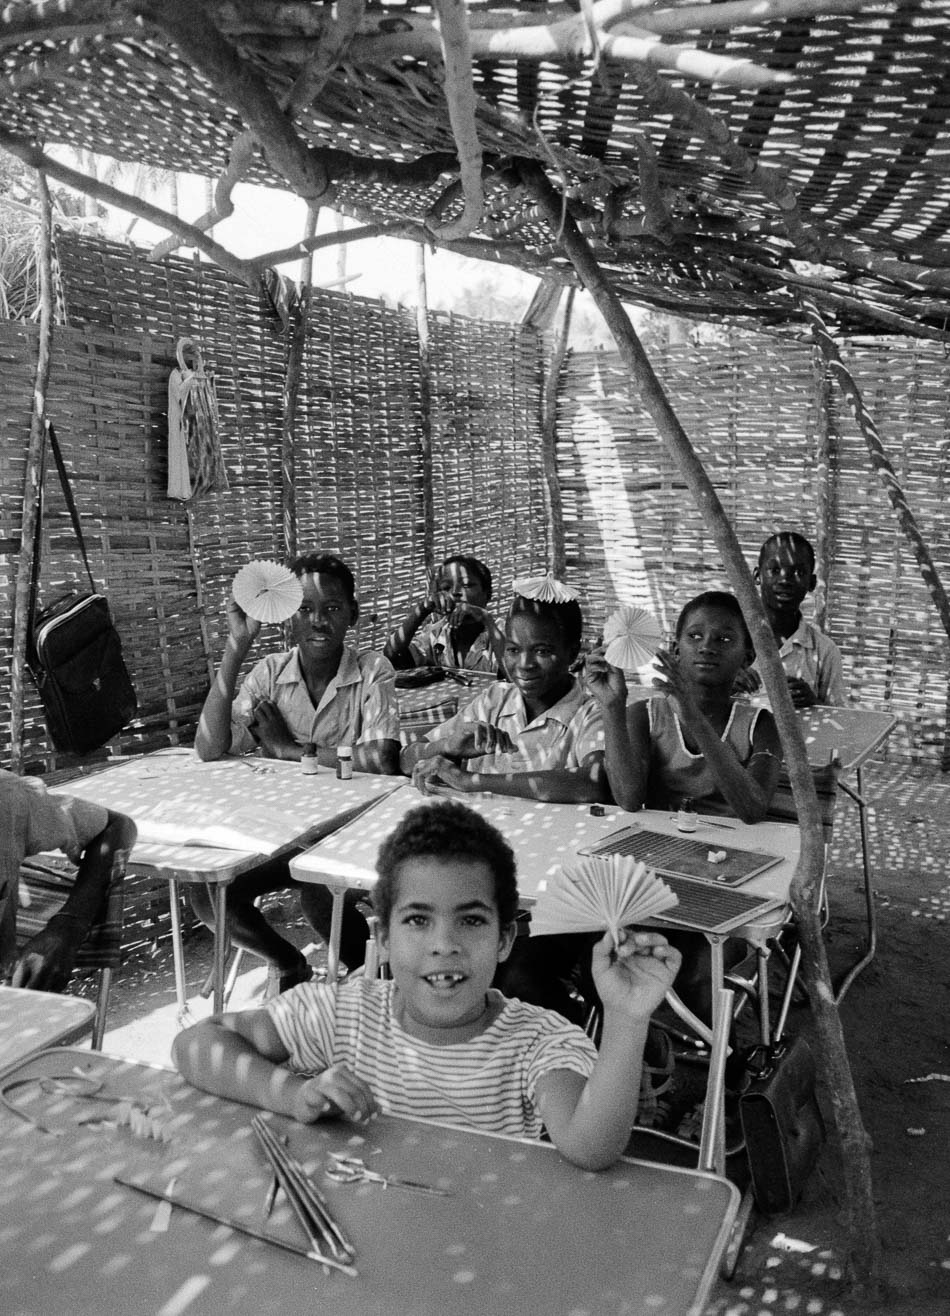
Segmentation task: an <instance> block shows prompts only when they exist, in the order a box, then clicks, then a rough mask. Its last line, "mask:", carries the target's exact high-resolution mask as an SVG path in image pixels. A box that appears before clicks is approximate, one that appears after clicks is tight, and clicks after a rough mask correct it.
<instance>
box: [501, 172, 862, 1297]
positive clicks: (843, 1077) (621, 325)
mask: <svg viewBox="0 0 950 1316" xmlns="http://www.w3.org/2000/svg"><path fill="white" fill-rule="evenodd" d="M519 172H520V175H521V180H522V183H523V184H524V186H525V187H526V188H527V189H528V190H529V191H530V193H531V194H532V195H533V196H534V198H535V199H536V201H537V202H538V205H539V208H540V211H541V213H542V215H543V216H544V218H545V219H546V221H547V223H548V225H549V226H550V228H551V231H552V233H556V234H558V235H559V241H560V245H561V247H562V248H563V250H564V251H565V253H566V254H567V256H568V257H569V259H570V261H571V263H572V264H573V266H574V268H575V270H576V271H577V273H578V275H579V277H580V279H581V281H582V283H583V284H584V287H585V288H586V289H587V290H588V292H589V293H590V294H591V296H592V297H593V299H594V301H595V303H596V304H597V306H598V308H599V309H600V311H601V313H602V315H603V316H604V319H605V321H606V323H607V325H608V327H609V328H610V330H611V332H612V333H613V336H614V339H615V340H616V343H617V348H618V350H619V352H620V356H621V359H622V360H623V361H624V363H625V364H626V366H627V367H628V369H629V370H630V374H631V376H632V380H633V382H634V383H635V385H636V387H637V389H638V390H639V393H640V397H641V400H642V402H643V404H644V406H645V407H646V409H647V411H648V412H649V413H650V416H651V417H652V419H653V422H654V424H655V425H656V427H657V431H658V433H659V435H660V438H661V440H662V441H663V443H664V444H665V445H666V447H667V449H668V451H669V452H670V455H671V456H672V457H673V459H674V461H675V462H676V464H677V466H678V467H679V470H680V474H681V475H682V476H683V479H684V480H685V482H686V484H687V487H688V488H689V490H690V492H691V493H692V495H693V498H694V499H695V502H696V505H697V506H698V508H699V510H700V512H701V513H702V516H703V520H704V521H705V523H706V525H707V526H708V528H709V531H710V533H711V534H712V536H713V538H714V539H715V541H716V544H717V547H718V548H719V551H720V554H721V555H722V559H723V563H724V565H725V567H726V571H727V573H728V575H729V579H730V581H731V582H732V585H733V588H734V589H735V591H736V595H737V597H738V599H739V603H740V605H741V607H742V612H743V615H744V616H745V618H746V621H747V623H748V625H749V629H750V631H751V633H752V639H753V642H754V644H755V649H756V652H757V654H758V658H759V663H760V666H761V669H762V676H763V680H764V682H765V688H766V691H767V693H768V695H769V699H770V701H771V704H772V708H773V710H774V714H775V720H776V723H777V725H778V730H779V736H780V738H781V741H782V747H783V749H784V751H785V759H786V767H787V769H788V774H789V780H790V782H791V787H792V795H793V797H794V800H795V807H796V810H797V812H798V817H799V825H800V829H801V836H802V844H801V852H800V855H799V862H798V867H797V869H796V871H795V876H794V878H793V880H792V886H791V891H790V899H791V904H792V909H793V911H794V914H795V918H796V923H797V927H798V932H799V936H800V938H801V944H802V964H803V968H804V972H805V980H806V983H807V986H808V991H809V998H810V1001H811V1008H812V1013H813V1016H814V1019H815V1025H816V1035H817V1041H818V1046H819V1052H820V1056H821V1060H822V1062H823V1069H824V1072H825V1074H826V1076H827V1079H828V1087H829V1093H830V1097H831V1100H832V1104H833V1108H834V1117H835V1127H836V1130H837V1133H838V1137H839V1140H840V1143H841V1153H842V1167H843V1171H844V1178H845V1188H846V1209H847V1213H848V1233H849V1239H850V1254H849V1257H848V1270H849V1278H850V1280H851V1282H852V1284H853V1286H854V1287H855V1289H856V1291H858V1292H860V1293H862V1294H863V1295H864V1296H865V1297H866V1298H868V1299H873V1300H876V1299H877V1298H878V1297H879V1296H880V1292H881V1251H880V1240H879V1237H878V1230H877V1219H876V1213H875V1209H874V1197H873V1192H872V1185H871V1167H870V1160H869V1155H868V1152H869V1139H868V1135H867V1133H866V1132H865V1129H864V1126H863V1123H862V1120H861V1112H860V1110H859V1108H858V1102H857V1094H856V1092H855V1088H854V1080H853V1078H852V1075H851V1067H850V1064H849V1062H848V1055H847V1051H846V1049H845V1044H844V1033H843V1031H842V1027H841V1019H840V1017H839V1015H838V1010H837V1007H836V1005H835V996H834V988H833V986H832V983H831V975H830V971H829V968H828V960H827V955H826V952H825V944H824V938H823V935H822V929H821V922H820V918H819V898H818V892H819V882H820V878H821V873H822V868H823V864H824V840H823V837H822V829H821V817H820V813H819V806H818V798H817V796H816V794H815V786H814V781H813V779H812V774H811V768H810V767H809V764H808V758H807V755H806V752H805V742H804V739H803V737H802V731H801V726H800V724H799V721H798V718H797V716H796V714H795V710H794V708H793V706H792V701H791V698H790V696H789V693H788V684H787V682H786V680H785V672H784V669H783V667H782V665H781V661H780V659H779V656H778V649H777V647H776V644H775V637H774V636H773V634H772V628H771V626H770V625H769V622H768V619H767V617H766V615H765V610H764V609H763V607H762V601H761V598H760V597H759V591H758V589H757V588H756V586H755V582H754V581H753V579H752V573H751V572H750V570H749V567H748V564H747V563H746V560H745V558H744V556H743V553H742V549H741V546H740V544H739V541H738V539H737V537H736V534H735V531H734V529H733V527H732V525H731V523H730V521H729V519H728V517H727V516H726V513H725V511H724V509H723V507H722V504H721V503H720V501H719V498H718V496H717V494H716V491H715V489H714V487H713V485H712V482H711V481H710V479H709V476H708V475H707V473H706V470H705V468H704V466H703V464H702V462H701V461H700V460H699V458H698V457H697V455H696V452H695V450H694V448H693V446H692V444H691V443H690V440H689V437H688V436H687V434H686V432H685V431H684V429H683V427H682V426H681V424H680V422H679V420H678V419H677V417H676V414H675V412H674V411H673V408H672V406H671V405H670V402H669V399H668V398H667V396H666V394H665V393H664V391H663V387H662V385H661V384H660V381H659V379H658V378H657V376H656V374H655V372H654V370H653V367H652V366H651V365H650V361H649V358H648V357H647V355H646V352H645V351H644V349H643V344H642V343H641V342H640V339H639V338H638V336H637V333H636V330H635V329H634V327H633V325H632V324H631V322H630V319H629V317H628V316H627V314H626V312H625V310H624V308H623V305H622V303H621V302H620V299H619V298H618V297H617V296H616V294H615V293H614V291H613V289H612V288H611V286H610V284H609V282H608V280H607V278H606V276H605V275H604V273H603V271H602V270H601V268H600V266H599V265H598V263H597V261H596V259H595V258H594V256H593V254H592V252H591V250H590V247H589V245H588V243H587V241H586V239H585V238H584V237H583V235H582V234H581V232H580V230H579V229H578V228H577V225H576V224H575V222H574V220H573V219H572V218H571V217H570V215H568V214H566V213H565V212H564V210H563V207H562V204H561V197H560V195H559V194H558V193H557V192H556V191H555V189H554V188H553V187H552V186H551V184H550V182H549V181H548V178H547V176H546V175H545V174H544V172H543V171H542V170H541V169H540V168H539V166H538V165H536V164H535V163H534V162H530V161H524V162H522V163H521V164H520V166H519Z"/></svg>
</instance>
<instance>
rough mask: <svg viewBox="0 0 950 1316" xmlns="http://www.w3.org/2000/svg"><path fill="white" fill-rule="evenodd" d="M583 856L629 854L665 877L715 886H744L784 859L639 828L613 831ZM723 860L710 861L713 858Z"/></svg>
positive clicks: (586, 848) (587, 848)
mask: <svg viewBox="0 0 950 1316" xmlns="http://www.w3.org/2000/svg"><path fill="white" fill-rule="evenodd" d="M580 853H581V854H592V855H610V854H623V855H629V856H630V858H631V859H636V860H637V861H638V862H641V863H644V864H646V866H647V867H648V868H652V869H653V871H654V872H656V873H660V874H662V875H663V876H664V877H667V876H669V877H693V878H696V877H698V878H702V879H703V880H704V881H707V882H714V883H715V884H716V886H727V887H732V886H741V885H742V883H743V882H748V881H749V879H750V878H752V877H756V876H758V874H759V873H764V872H765V871H766V870H767V869H769V868H774V867H775V865H776V864H780V863H781V862H782V859H781V856H780V855H776V854H767V853H766V852H765V851H764V850H738V849H735V848H733V847H731V846H728V845H720V844H718V841H717V842H716V843H713V844H710V843H709V842H708V841H696V840H693V839H692V838H691V837H686V836H668V835H667V834H666V832H652V831H650V829H649V828H648V827H641V826H639V825H636V826H633V827H622V828H621V829H620V831H617V832H611V833H610V835H609V836H605V837H604V839H603V840H602V841H599V842H598V843H597V844H596V845H591V846H587V847H585V848H584V849H582V850H581V851H580ZM713 854H714V855H717V856H719V855H721V856H723V857H722V858H719V859H717V860H715V861H714V860H711V859H710V857H709V856H710V855H713Z"/></svg>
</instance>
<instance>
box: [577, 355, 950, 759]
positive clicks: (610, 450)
mask: <svg viewBox="0 0 950 1316" xmlns="http://www.w3.org/2000/svg"><path fill="white" fill-rule="evenodd" d="M845 359H846V361H847V363H848V365H849V367H850V368H851V369H852V371H853V373H854V375H855V377H856V379H857V381H858V384H859V386H860V388H861V389H862V392H863V394H864V398H865V402H866V404H867V405H868V407H869V409H870V411H871V413H872V415H873V416H874V419H875V421H876V423H877V425H878V426H879V429H880V432H881V435H882V438H883V440H884V442H885V445H886V446H887V448H888V451H889V454H890V457H891V460H892V462H893V464H894V466H895V468H896V469H897V473H898V478H899V479H900V481H901V483H902V484H903V486H904V489H905V492H906V493H907V495H908V498H909V502H910V505H911V507H912V508H913V510H914V512H915V515H916V517H917V520H918V523H919V525H920V528H921V530H922V532H923V534H924V537H925V539H926V541H927V543H928V544H929V546H930V549H931V552H932V554H933V556H934V559H935V562H936V564H937V569H938V572H939V574H940V576H941V578H942V580H943V582H944V585H945V586H946V587H948V588H950V508H948V499H947V482H948V479H950V468H948V456H950V362H948V360H947V359H946V357H945V355H944V353H943V351H942V350H941V349H939V348H938V347H936V346H929V345H927V344H923V343H915V342H911V341H907V340H895V341H888V342H885V343H876V344H874V345H873V346H864V345H851V346H849V348H848V350H847V352H846V355H845ZM654 365H655V367H656V369H657V373H658V375H659V376H660V379H661V380H662V382H663V384H664V386H665V387H666V388H667V390H668V392H669V396H670V398H671V400H672V402H673V406H674V408H675V410H676V412H677V415H678V416H679V418H680V420H681V421H682V423H683V425H684V427H685V429H686V432H687V434H689V436H690V438H691V440H692V441H693V443H694V445H695V447H696V449H697V451H698V453H699V455H700V457H701V458H702V460H703V462H704V464H705V465H706V468H707V470H708V472H709V475H710V478H711V479H712V481H713V483H714V485H715V487H716V490H717V493H718V495H719V497H720V499H721V501H722V503H723V506H724V507H725V509H726V511H727V513H728V514H729V516H730V517H731V518H732V520H733V524H734V525H735V528H736V533H737V534H738V537H739V541H740V543H741V544H742V546H743V548H744V550H745V551H746V553H747V555H748V558H749V562H750V564H754V562H755V559H756V556H757V553H758V549H759V546H760V544H761V542H762V540H763V539H764V538H765V537H766V535H768V534H769V533H771V532H772V531H773V530H775V529H782V528H799V529H801V530H802V532H803V533H804V534H806V535H808V536H809V538H811V539H812V541H813V542H816V540H817V539H818V535H819V524H818V521H819V512H818V507H819V498H820V495H821V494H822V492H823V490H824V492H825V493H826V494H827V495H829V496H830V498H831V515H830V517H829V518H828V520H827V524H826V530H827V533H828V535H829V538H830V545H831V548H830V552H829V556H828V572H827V582H826V583H827V595H826V598H827V614H826V617H827V622H826V629H827V630H828V631H829V633H830V634H831V635H832V637H833V638H834V639H835V640H836V641H837V642H838V643H839V644H840V646H841V648H842V651H843V654H844V662H845V673H846V677H847V679H848V681H849V684H850V690H851V695H852V698H853V699H854V701H855V702H857V703H860V704H862V705H865V706H867V707H872V708H882V709H888V710H890V711H891V712H893V713H894V714H895V715H896V716H898V717H899V718H900V727H899V730H898V731H896V732H895V734H894V735H893V736H892V738H891V741H890V743H889V746H888V749H887V753H888V755H889V756H890V757H892V758H896V759H902V760H907V761H911V762H915V763H919V764H921V765H929V766H938V765H942V766H944V767H945V766H946V758H947V751H946V748H945V746H946V738H947V719H946V705H947V680H948V672H950V664H948V644H947V637H946V636H945V634H944V633H943V630H942V628H941V626H940V623H939V620H938V618H937V616H936V614H935V611H934V608H933V606H932V605H931V603H930V599H929V595H928V593H927V591H926V589H925V587H924V585H923V583H922V581H921V578H920V575H919V573H918V570H917V566H916V562H915V559H914V557H913V554H912V552H911V551H910V549H909V547H908V545H907V542H906V540H905V539H904V537H903V536H902V534H901V532H900V529H899V527H898V524H897V521H896V518H895V516H894V514H893V512H892V510H891V506H890V503H889V501H888V499H887V496H886V494H885V492H884V490H883V488H882V486H881V484H880V482H879V480H878V478H877V477H876V476H875V475H874V474H873V472H872V471H871V468H870V464H869V461H868V455H867V449H866V447H865V443H864V439H863V437H862V435H861V433H860V431H859V430H858V428H857V426H856V425H855V423H854V421H853V419H852V417H851V414H850V412H849V411H848V410H847V409H846V408H845V407H844V406H843V403H842V401H841V399H840V395H836V394H835V393H834V391H832V392H831V394H830V398H831V404H830V406H826V405H825V403H824V396H825V393H826V389H827V380H826V379H825V377H824V374H823V372H822V370H821V368H820V365H819V364H818V362H817V360H816V357H815V354H814V353H813V351H812V349H811V348H810V347H809V346H807V345H805V344H799V343H794V342H789V341H781V342H779V341H777V340H775V339H774V338H770V337H766V336H764V335H763V336H762V337H761V338H755V339H753V338H749V337H742V338H736V339H735V340H734V341H733V342H729V343H726V344H722V345H716V346H710V347H675V348H668V349H666V350H663V351H661V352H659V353H657V354H656V356H655V358H654ZM558 424H559V433H558V467H559V473H560V478H561V481H562V489H563V496H564V506H565V512H564V515H565V531H566V541H567V561H568V572H569V575H570V576H571V578H572V579H574V580H575V582H576V583H577V584H578V585H579V586H580V589H581V591H582V594H583V596H584V597H585V598H586V600H587V603H588V608H589V611H590V616H591V619H592V622H593V624H594V626H596V625H599V624H601V623H602V622H603V619H604V617H605V615H606V614H607V613H608V612H609V611H610V610H611V609H612V608H614V607H615V606H616V604H617V603H618V602H627V603H637V604H640V605H641V606H643V607H647V608H650V609H651V610H652V611H654V612H655V613H656V614H657V615H658V616H659V617H660V618H661V619H662V621H663V622H664V624H665V625H666V626H667V627H668V628H672V626H673V625H674V623H675V621H676V616H677V614H678V612H679V609H680V608H681V607H682V605H683V603H685V602H686V601H687V600H688V599H689V598H690V597H692V596H693V595H694V594H696V593H698V592H699V591H700V590H704V589H713V588H718V587H720V586H722V585H724V584H725V585H726V587H727V588H728V584H727V582H726V577H725V573H724V571H723V569H722V564H721V561H720V559H719V555H718V550H717V549H716V546H715V544H714V543H713V542H712V541H711V539H710V537H709V535H708V533H707V531H706V529H705V527H704V525H703V523H702V520H701V518H700V516H699V513H698V511H697V510H696V508H695V507H694V506H693V502H692V499H691V497H690V495H689V494H688V492H687V491H686V489H685V487H684V485H683V482H682V480H681V478H680V476H679V474H678V472H677V471H676V469H675V467H674V465H673V463H672V461H671V460H670V458H669V457H668V456H667V454H666V450H665V448H664V447H663V446H662V445H661V443H660V442H659V440H658V438H657V436H656V431H655V429H654V427H653V424H652V421H651V420H650V418H649V416H647V415H646V413H645V412H644V410H643V408H642V407H641V406H640V403H639V400H638V399H637V398H635V397H634V396H632V394H631V390H630V388H629V387H628V384H627V376H626V373H625V371H624V370H623V368H622V366H621V364H620V361H619V359H618V358H617V357H615V356H614V355H612V354H607V353H596V354H575V355H573V356H572V357H571V358H570V359H569V361H568V362H567V364H566V366H565V373H564V376H563V379H562V384H561V391H560V401H559V422H558ZM826 426H827V432H828V443H829V444H830V454H831V460H830V463H829V468H830V472H831V474H830V478H829V479H828V482H827V484H825V485H824V486H823V484H822V480H823V476H822V474H821V472H820V470H819V455H820V451H821V436H822V433H823V432H824V429H825V427H826ZM823 583H824V582H820V584H819V591H820V590H821V589H822V585H823Z"/></svg>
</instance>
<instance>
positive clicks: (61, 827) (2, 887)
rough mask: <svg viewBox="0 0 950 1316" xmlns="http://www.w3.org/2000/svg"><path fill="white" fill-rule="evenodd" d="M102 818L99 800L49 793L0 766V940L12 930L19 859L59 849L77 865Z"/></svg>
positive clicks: (36, 781) (104, 818)
mask: <svg viewBox="0 0 950 1316" xmlns="http://www.w3.org/2000/svg"><path fill="white" fill-rule="evenodd" d="M108 821H109V815H108V813H107V811H106V810H105V809H103V808H102V806H101V805H99V804H91V803H89V802H88V801H87V800H78V799H74V798H72V797H71V796H65V795H50V794H49V793H48V792H47V790H46V787H45V785H44V784H43V782H41V781H40V780H39V779H38V778H37V777H18V776H16V774H15V773H12V772H6V771H5V770H3V769H0V941H3V940H4V937H5V934H4V932H3V929H4V928H5V929H6V939H9V937H10V936H12V933H13V931H14V928H15V921H16V919H15V913H16V892H17V886H18V883H19V879H20V865H21V864H22V862H23V860H24V859H27V858H29V857H30V856H31V855H36V854H42V853H44V852H45V851H47V850H62V851H63V853H64V854H65V855H67V856H68V857H69V858H70V859H71V860H72V861H73V862H74V863H78V862H79V860H80V858H81V857H82V852H83V850H84V849H85V848H86V846H87V845H88V844H89V842H90V841H91V840H93V838H94V837H96V836H98V835H99V833H100V832H101V831H102V830H103V828H104V827H105V826H106V824H107V823H108ZM10 902H12V903H10ZM11 911H12V913H11ZM10 950H11V947H10V946H7V947H6V948H4V947H3V946H0V952H4V953H9V952H10Z"/></svg>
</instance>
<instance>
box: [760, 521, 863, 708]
mask: <svg viewBox="0 0 950 1316" xmlns="http://www.w3.org/2000/svg"><path fill="white" fill-rule="evenodd" d="M753 574H754V576H755V579H756V580H757V581H758V584H759V592H760V593H761V595H762V605H763V607H764V608H765V612H766V615H767V616H768V619H769V622H770V624H771V627H772V633H773V634H774V636H775V643H776V644H777V645H778V651H779V657H780V658H781V660H782V666H783V667H784V668H785V673H786V675H787V677H788V689H789V694H790V695H791V697H792V703H793V704H794V705H795V707H796V708H810V707H811V706H812V704H839V705H840V704H846V703H847V702H848V696H847V692H846V690H845V684H844V671H843V669H842V663H841V650H840V649H839V648H838V646H837V645H836V644H835V642H834V640H831V639H829V638H828V636H827V635H825V634H824V633H823V632H822V631H820V630H819V629H818V627H817V626H815V625H813V624H812V623H811V622H810V621H806V620H805V619H804V617H802V614H801V605H802V602H803V600H804V598H805V595H806V594H810V593H811V591H812V590H813V589H814V588H815V585H816V584H817V583H818V582H817V580H816V578H815V550H814V549H813V548H812V546H811V544H810V543H809V542H808V540H807V539H806V538H805V537H804V535H799V534H796V533H794V532H791V531H784V532H782V533H781V534H776V535H770V536H769V538H768V539H767V540H766V541H765V543H764V544H763V545H762V547H761V549H760V550H759V565H758V566H757V567H756V569H755V571H754V573H753ZM761 684H762V678H761V676H760V674H759V672H758V670H757V669H756V668H755V667H750V668H747V669H746V671H745V672H744V673H743V674H741V675H740V677H739V681H738V683H737V687H736V688H737V690H758V689H759V687H760V686H761Z"/></svg>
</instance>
